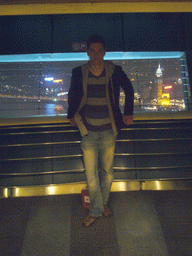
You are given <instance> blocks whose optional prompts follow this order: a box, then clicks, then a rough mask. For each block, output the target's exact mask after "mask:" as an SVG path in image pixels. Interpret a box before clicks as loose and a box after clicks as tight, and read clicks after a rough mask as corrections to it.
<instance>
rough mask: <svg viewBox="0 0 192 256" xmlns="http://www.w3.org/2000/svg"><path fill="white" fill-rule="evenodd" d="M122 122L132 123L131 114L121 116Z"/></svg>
mask: <svg viewBox="0 0 192 256" xmlns="http://www.w3.org/2000/svg"><path fill="white" fill-rule="evenodd" d="M123 122H124V124H125V125H131V124H132V123H133V116H127V115H124V116H123Z"/></svg>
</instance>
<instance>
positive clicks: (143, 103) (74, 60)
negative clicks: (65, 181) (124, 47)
mask: <svg viewBox="0 0 192 256" xmlns="http://www.w3.org/2000/svg"><path fill="white" fill-rule="evenodd" d="M105 59H106V60H112V61H113V62H114V63H115V64H117V65H121V66H122V68H123V70H124V71H125V73H126V74H127V76H128V77H129V79H130V80H131V82H132V84H133V87H134V91H135V100H134V105H135V107H134V111H135V112H143V111H144V112H146V111H181V110H185V109H186V104H187V102H188V101H189V98H190V97H191V95H190V86H189V79H188V71H187V64H186V57H185V53H184V52H107V53H106V56H105ZM87 60H88V57H87V55H86V53H60V54H58V53H57V54H31V55H6V56H0V117H19V116H34V115H59V114H66V113H67V96H68V90H69V86H70V80H71V72H72V69H73V68H74V67H77V66H80V65H82V64H84V63H86V62H87ZM123 103H124V93H123V91H121V96H120V105H121V109H122V111H123Z"/></svg>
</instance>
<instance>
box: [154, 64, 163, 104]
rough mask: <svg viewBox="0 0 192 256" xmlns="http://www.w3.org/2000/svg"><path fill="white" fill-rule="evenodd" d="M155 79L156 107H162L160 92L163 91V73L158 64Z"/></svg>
mask: <svg viewBox="0 0 192 256" xmlns="http://www.w3.org/2000/svg"><path fill="white" fill-rule="evenodd" d="M155 75H156V77H157V101H158V105H159V106H160V105H162V91H163V72H162V69H161V66H160V63H159V65H158V68H157V70H156V74H155Z"/></svg>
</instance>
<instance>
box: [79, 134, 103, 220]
mask: <svg viewBox="0 0 192 256" xmlns="http://www.w3.org/2000/svg"><path fill="white" fill-rule="evenodd" d="M98 140H99V133H97V132H89V135H87V136H84V137H83V138H82V141H81V148H82V150H83V158H84V165H85V174H86V179H87V185H88V190H89V197H90V201H91V205H90V207H89V215H91V216H94V217H99V216H101V215H102V212H103V209H104V208H103V198H102V194H101V188H100V183H99V176H98V151H99V146H98V145H99V142H98Z"/></svg>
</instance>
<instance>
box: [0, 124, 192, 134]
mask: <svg viewBox="0 0 192 256" xmlns="http://www.w3.org/2000/svg"><path fill="white" fill-rule="evenodd" d="M183 129H186V130H187V129H192V127H191V126H187V127H186V126H185V127H146V128H136V127H130V128H123V129H122V131H125V130H126V131H144V130H183ZM67 132H71V133H72V132H79V130H76V129H75V130H63V131H41V132H20V133H4V134H1V135H2V136H13V135H25V134H27V135H29V134H56V133H67Z"/></svg>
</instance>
